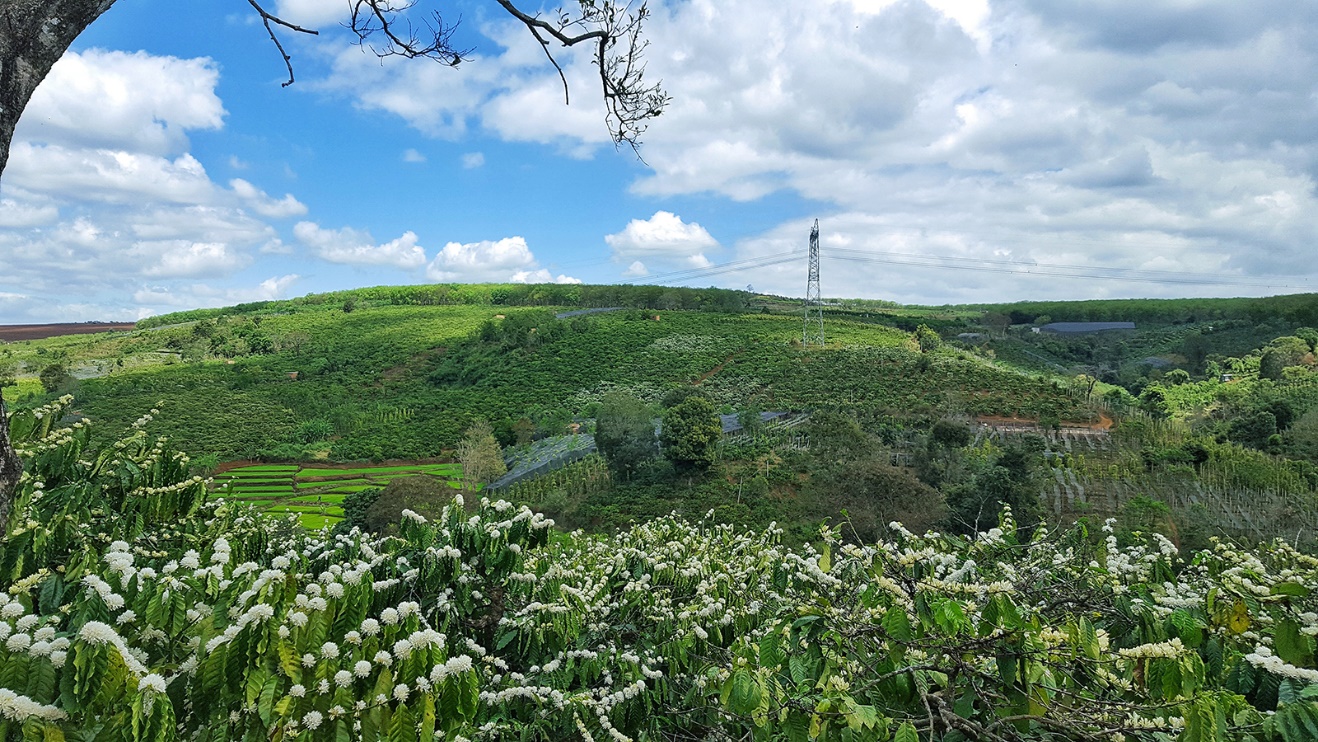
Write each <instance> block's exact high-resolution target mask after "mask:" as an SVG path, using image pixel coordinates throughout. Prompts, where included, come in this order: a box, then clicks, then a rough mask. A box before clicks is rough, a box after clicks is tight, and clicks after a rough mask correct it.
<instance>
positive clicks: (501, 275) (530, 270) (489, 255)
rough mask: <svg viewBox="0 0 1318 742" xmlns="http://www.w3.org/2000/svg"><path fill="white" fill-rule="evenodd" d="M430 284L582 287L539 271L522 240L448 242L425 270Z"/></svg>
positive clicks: (562, 277) (545, 270) (539, 268)
mask: <svg viewBox="0 0 1318 742" xmlns="http://www.w3.org/2000/svg"><path fill="white" fill-rule="evenodd" d="M426 277H427V278H429V279H430V280H432V281H464V282H486V283H493V282H504V281H511V282H513V283H581V281H579V280H577V279H576V278H573V277H571V276H566V275H561V274H560V275H558V276H554V275H553V274H551V273H550V272H549V271H548V270H547V269H545V268H541V267H540V265H539V263H538V261H537V260H536V258H535V255H534V254H532V252H531V248H530V247H529V246H527V244H526V240H525V239H523V238H522V237H505V238H503V239H501V240H483V241H481V242H468V243H461V242H450V243H448V244H447V245H444V249H442V250H440V251H439V254H437V255H436V256H435V259H434V260H433V261H431V263H430V265H429V266H427V267H426Z"/></svg>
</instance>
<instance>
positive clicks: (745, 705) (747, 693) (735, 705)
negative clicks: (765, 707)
mask: <svg viewBox="0 0 1318 742" xmlns="http://www.w3.org/2000/svg"><path fill="white" fill-rule="evenodd" d="M730 690H731V692H730V693H729V694H728V701H727V705H728V710H729V711H731V712H732V713H734V714H739V715H742V716H749V715H750V714H751V713H753V712H754V711H755V710H756V709H758V708H759V707H760V701H761V699H762V694H761V690H760V684H759V683H758V682H756V680H755V678H754V677H753V676H752V675H751V673H750V671H749V670H747V669H746V668H744V667H743V668H741V669H739V670H737V671H736V672H734V673H733V674H732V678H731V689H730Z"/></svg>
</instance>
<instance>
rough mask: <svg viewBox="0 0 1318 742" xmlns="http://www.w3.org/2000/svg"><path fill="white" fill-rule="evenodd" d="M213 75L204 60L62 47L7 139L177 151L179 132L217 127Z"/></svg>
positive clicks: (220, 115)
mask: <svg viewBox="0 0 1318 742" xmlns="http://www.w3.org/2000/svg"><path fill="white" fill-rule="evenodd" d="M219 76H220V73H219V70H218V68H217V67H216V66H215V64H214V63H213V62H212V61H211V60H209V59H206V58H198V59H178V58H176V57H167V56H156V55H152V54H147V53H146V52H133V53H128V52H120V51H105V50H102V49H88V50H86V51H83V52H69V53H67V54H65V55H64V56H63V57H61V58H60V60H59V61H58V62H56V63H55V66H54V67H52V68H51V70H50V74H49V75H47V76H46V79H45V81H43V82H42V83H41V85H40V86H39V87H37V89H36V92H34V93H33V94H32V100H31V102H29V103H28V106H27V108H26V109H25V110H24V112H23V116H22V118H21V119H20V120H19V122H18V130H17V132H16V133H15V136H14V138H15V140H16V141H25V142H45V143H48V144H56V145H62V146H65V147H88V148H107V147H108V148H116V149H120V148H121V149H129V150H132V151H135V152H139V153H143V154H151V155H156V156H159V157H167V156H169V155H177V154H178V153H181V152H183V151H184V150H185V149H186V147H187V135H186V133H185V132H186V131H188V130H206V129H219V128H220V127H221V126H223V123H224V116H225V111H224V106H223V105H222V104H221V102H220V99H219V97H218V96H217V95H216V94H215V86H216V85H217V84H218V83H219ZM6 177H8V172H6Z"/></svg>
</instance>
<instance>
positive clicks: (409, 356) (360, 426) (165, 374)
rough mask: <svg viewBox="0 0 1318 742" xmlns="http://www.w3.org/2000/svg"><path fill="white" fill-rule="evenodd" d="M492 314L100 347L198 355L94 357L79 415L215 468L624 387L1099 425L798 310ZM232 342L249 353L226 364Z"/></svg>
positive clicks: (389, 318) (399, 453) (363, 447)
mask: <svg viewBox="0 0 1318 742" xmlns="http://www.w3.org/2000/svg"><path fill="white" fill-rule="evenodd" d="M494 311H496V310H494V309H492V308H491V307H488V306H467V305H460V306H409V305H402V306H393V305H387V306H378V307H371V308H362V309H357V310H355V311H352V312H348V313H344V312H342V311H338V310H334V311H329V310H325V309H323V308H322V309H321V310H318V311H309V310H308V311H298V312H292V313H289V314H268V315H261V314H254V315H251V316H247V315H239V316H235V317H222V318H219V319H214V320H198V321H196V322H195V323H194V324H191V325H183V326H177V327H172V326H171V327H163V328H161V329H157V330H152V331H149V332H139V333H137V334H136V335H133V336H130V337H125V338H120V339H118V340H114V341H111V340H104V341H96V342H103V343H107V345H105V346H98V347H101V348H102V350H106V351H107V352H111V353H117V352H122V353H128V354H130V355H129V356H128V357H130V358H132V357H136V356H132V355H131V354H132V353H145V352H147V350H145V349H146V348H152V347H154V348H161V347H164V348H175V349H177V350H178V352H179V353H181V354H182V357H184V358H195V360H194V361H188V362H177V363H175V364H174V365H168V366H161V365H158V364H157V365H154V366H150V367H145V368H143V367H137V366H134V365H133V363H129V364H128V365H127V366H126V367H125V368H124V369H123V370H118V368H117V366H115V359H114V356H113V355H110V356H105V357H104V358H102V359H101V360H100V361H97V362H98V363H100V362H104V363H105V364H107V365H108V366H109V367H110V368H111V372H110V373H109V374H108V375H106V376H103V377H100V378H91V379H84V380H82V381H81V382H79V383H78V400H79V409H78V411H79V412H81V413H84V414H86V415H88V416H90V417H92V418H94V419H97V420H102V421H104V422H106V423H107V425H109V426H116V427H117V426H124V425H128V424H129V423H131V422H132V420H134V419H135V418H136V417H138V416H140V415H141V414H144V413H145V412H146V411H148V410H150V409H155V408H158V407H160V405H162V404H163V405H164V409H165V410H167V411H168V415H166V416H165V418H164V419H162V420H161V422H160V423H159V424H160V431H161V432H162V433H164V434H167V435H169V436H170V437H171V438H173V439H174V440H175V441H177V442H178V445H180V446H182V447H184V448H185V449H186V450H187V451H188V452H189V453H191V454H193V455H194V456H197V457H201V456H213V457H214V459H213V460H212V463H219V462H221V461H226V460H234V459H252V458H260V459H263V460H268V461H299V460H301V461H309V460H315V459H317V458H324V457H328V458H329V459H331V460H334V461H370V460H377V461H378V460H383V459H391V458H392V459H406V460H420V459H426V458H430V457H434V456H437V455H440V454H441V452H442V450H443V449H444V448H446V447H449V446H452V445H453V444H455V443H456V442H457V440H458V438H459V437H460V435H461V433H462V431H463V430H465V429H466V428H467V427H468V426H469V425H470V424H471V422H472V420H473V419H474V418H476V417H478V416H479V417H485V418H486V419H488V420H490V421H491V422H492V423H495V424H496V425H498V424H505V425H510V424H511V423H512V422H514V421H516V420H518V419H520V418H523V417H525V418H528V419H529V420H530V421H531V422H532V423H534V424H535V426H536V432H537V435H541V436H544V435H558V434H562V433H563V432H564V429H563V426H564V425H565V424H566V423H567V422H568V421H570V420H571V418H572V416H574V415H583V414H585V415H589V413H590V409H591V406H592V405H593V404H595V403H596V402H598V401H599V399H600V398H601V397H602V396H603V394H604V393H605V392H607V391H608V390H610V389H617V388H621V389H626V390H629V391H632V392H633V393H635V394H637V395H638V396H640V397H641V398H643V399H646V400H648V401H655V400H657V399H658V398H659V397H661V396H662V395H663V394H664V393H665V392H666V391H667V390H669V389H671V388H672V387H674V386H678V385H695V386H698V388H699V389H700V391H701V393H702V394H704V395H705V396H707V397H709V398H710V399H711V400H712V401H714V403H715V404H716V406H723V405H728V406H729V407H740V406H744V405H746V404H747V403H750V402H756V403H759V404H760V405H761V406H764V407H774V408H778V409H810V408H815V407H818V406H823V405H838V404H846V405H851V406H854V407H856V408H858V409H862V410H865V411H879V410H888V411H896V412H901V413H903V414H906V413H912V412H915V413H928V412H931V411H936V410H940V409H944V408H948V407H952V408H958V409H964V410H966V411H969V412H972V413H978V414H1000V415H1023V416H1030V417H1038V416H1040V415H1049V416H1055V417H1059V418H1062V419H1073V418H1083V417H1084V415H1085V412H1084V410H1083V409H1081V408H1080V406H1079V405H1077V403H1076V402H1075V401H1074V400H1073V399H1072V398H1071V397H1070V395H1068V394H1065V393H1063V392H1062V391H1061V390H1059V389H1058V388H1056V387H1054V386H1053V385H1052V384H1050V383H1049V382H1047V381H1046V380H1042V379H1039V378H1034V377H1029V376H1023V375H1020V374H1017V373H1014V372H1012V371H1009V370H1006V369H1003V368H999V367H996V366H993V365H991V364H988V363H986V362H984V361H982V360H978V359H973V358H969V357H966V356H963V355H960V354H958V353H955V352H952V351H947V350H945V351H938V352H933V353H930V354H923V353H920V352H919V351H918V350H916V349H914V347H913V344H912V341H911V338H910V336H909V335H907V334H905V333H902V332H899V331H896V330H893V329H891V328H887V327H883V326H876V325H868V324H863V323H851V322H841V321H839V322H834V323H832V324H831V325H830V335H829V337H830V342H831V343H833V345H832V346H831V347H830V348H829V349H827V350H825V351H819V350H815V349H812V350H809V351H806V350H802V349H800V348H798V347H794V345H793V342H794V341H795V340H796V339H797V338H798V336H799V333H800V327H799V322H798V321H797V320H796V319H793V318H790V317H781V316H773V315H733V314H708V313H702V312H658V313H656V312H651V311H649V310H647V311H646V312H638V311H634V310H627V311H620V312H613V313H609V314H601V315H594V316H590V317H575V318H570V319H564V320H556V319H554V318H553V313H552V311H550V310H547V309H546V310H540V309H507V310H498V311H502V312H503V313H504V314H503V316H504V319H497V318H496V317H495V315H494ZM656 316H658V317H659V319H658V320H657V321H656V320H655V319H654V318H655V317H656ZM112 343H119V345H114V344H112ZM235 344H237V345H236V346H235ZM130 345H132V347H133V348H137V350H130V349H129V346H130ZM233 347H242V348H247V350H246V351H244V353H246V354H245V355H238V356H236V357H233V358H229V359H228V360H224V359H225V356H224V353H227V352H229V351H230V350H231V349H232V348H233ZM256 349H259V351H260V352H256ZM22 352H25V353H26V352H28V351H22ZM79 353H80V354H82V356H81V357H90V355H89V354H93V350H92V349H91V348H88V349H83V350H82V351H79ZM294 377H296V378H294ZM400 423H405V424H400ZM104 442H106V441H98V443H104Z"/></svg>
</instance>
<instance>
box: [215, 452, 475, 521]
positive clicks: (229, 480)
mask: <svg viewBox="0 0 1318 742" xmlns="http://www.w3.org/2000/svg"><path fill="white" fill-rule="evenodd" d="M417 474H429V475H431V476H435V477H441V478H443V479H446V480H448V483H449V485H450V486H452V487H454V488H455V489H456V488H459V487H461V486H462V484H461V481H460V480H461V476H462V468H461V466H459V465H458V464H406V465H392V466H357V467H353V468H345V467H332V466H316V465H309V466H300V465H298V464H257V465H253V466H243V467H238V468H235V469H230V470H228V471H225V472H223V473H221V474H216V475H215V486H214V494H215V495H216V496H217V497H226V498H230V499H234V500H241V501H246V502H252V503H256V504H258V505H260V506H261V507H262V508H264V509H265V510H266V512H270V513H295V514H296V515H297V516H298V520H299V521H301V523H302V525H303V526H304V527H305V528H310V529H318V528H325V527H330V526H333V525H334V524H336V523H338V522H339V521H340V520H342V519H343V508H342V507H341V506H340V504H341V503H342V502H343V498H344V497H346V496H348V495H350V494H352V493H354V492H361V491H362V490H364V489H369V488H371V487H383V486H385V485H386V484H388V483H389V482H391V481H393V480H394V479H398V478H400V477H410V476H414V475H417Z"/></svg>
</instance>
